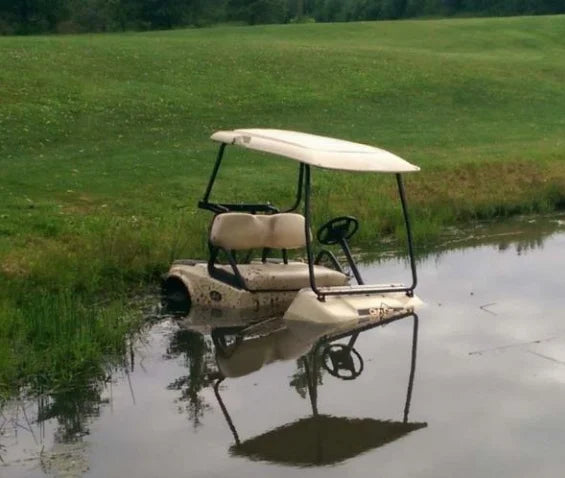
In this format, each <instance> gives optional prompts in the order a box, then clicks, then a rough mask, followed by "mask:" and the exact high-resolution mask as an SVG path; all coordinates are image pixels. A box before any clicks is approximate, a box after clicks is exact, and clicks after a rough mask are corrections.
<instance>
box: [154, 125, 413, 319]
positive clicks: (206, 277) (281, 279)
mask: <svg viewBox="0 0 565 478" xmlns="http://www.w3.org/2000/svg"><path fill="white" fill-rule="evenodd" d="M212 139H213V140H215V141H218V142H219V143H220V149H219V153H218V156H217V159H216V163H215V165H214V168H213V171H212V176H211V177H210V180H209V182H208V187H207V188H206V192H205V193H204V197H203V199H202V200H201V201H200V202H199V207H200V208H202V209H207V210H209V211H212V212H213V213H214V214H215V215H214V218H213V219H212V223H211V226H210V231H209V238H208V240H209V248H210V256H209V259H208V261H193V260H179V261H175V262H174V263H173V265H172V266H171V268H170V270H169V272H168V274H167V276H166V278H165V281H164V286H163V291H164V297H165V300H166V301H168V302H169V304H170V303H173V305H174V304H177V305H178V304H179V303H180V304H181V305H182V306H183V308H186V309H188V308H189V307H190V305H191V304H193V305H199V306H206V307H210V308H214V309H244V310H255V311H257V310H262V309H264V310H267V311H268V312H267V314H279V313H284V312H285V311H286V314H285V319H286V320H307V321H310V322H315V323H322V324H324V323H334V322H341V323H350V322H352V321H355V322H356V321H359V320H361V321H362V320H367V319H369V318H370V317H373V316H375V315H376V316H378V315H382V314H383V311H388V310H397V309H406V308H408V309H413V307H414V306H415V305H416V304H417V302H418V300H417V299H416V298H415V297H414V295H413V291H414V288H415V287H416V268H415V262H414V254H413V248H412V238H411V232H410V224H409V220H408V214H407V211H406V201H405V197H404V188H403V183H402V178H401V173H405V172H411V171H418V168H417V167H416V166H413V165H412V164H410V163H408V162H406V161H404V160H403V159H401V158H399V157H397V156H395V155H393V154H391V153H389V152H387V151H384V150H381V149H378V148H374V147H371V146H367V145H362V144H358V143H352V142H348V141H341V140H337V139H332V138H325V137H321V136H314V135H310V134H305V133H297V132H292V131H282V130H268V129H245V130H244V129H242V130H234V131H219V132H216V133H214V134H213V135H212ZM232 144H233V145H237V146H240V147H243V148H247V149H252V150H257V151H262V152H266V153H271V154H274V155H278V156H283V157H286V158H290V159H294V160H296V161H298V163H299V167H298V185H297V192H296V200H295V202H294V204H293V205H292V206H291V207H289V208H288V209H286V210H282V211H281V210H279V209H278V208H277V207H275V206H273V205H271V204H270V203H266V204H227V203H217V202H212V201H211V200H210V195H211V192H212V188H213V186H214V182H215V180H216V175H217V173H218V170H219V168H220V166H221V164H222V159H223V156H224V151H225V149H226V146H227V145H232ZM312 166H316V167H320V168H326V169H334V170H342V171H357V172H362V173H370V172H373V173H394V174H395V175H396V180H397V185H398V190H399V194H400V200H401V205H402V210H403V215H404V220H405V224H406V233H407V239H408V252H409V255H410V261H411V271H412V282H411V284H410V285H408V286H406V285H398V284H397V285H392V284H385V285H366V284H364V282H363V279H362V277H361V275H360V273H359V270H358V268H357V265H356V264H355V261H354V260H353V257H352V255H351V251H350V249H349V243H348V240H349V239H350V238H351V237H352V236H353V234H354V233H355V232H356V231H357V228H358V222H357V219H355V218H354V217H351V216H342V217H337V218H334V219H332V220H331V221H329V222H327V223H326V224H324V225H323V226H322V227H321V228H320V229H319V231H318V233H317V238H318V241H319V242H320V244H322V245H332V244H337V245H339V246H341V248H342V251H343V254H344V256H345V258H346V260H347V263H348V266H349V269H350V270H351V272H352V274H353V276H354V277H355V279H356V282H357V284H356V285H349V279H350V277H349V275H348V274H346V273H345V272H344V270H343V268H342V266H341V265H340V263H339V261H338V260H337V258H336V257H335V255H334V254H333V253H332V252H331V251H329V250H326V249H322V250H320V251H319V252H318V254H317V255H316V256H315V255H314V247H313V246H314V245H313V241H312V234H311V230H310V227H311V218H310V214H311V211H310V196H311V167H312ZM302 203H303V207H304V215H301V214H298V213H296V212H295V211H297V210H298V208H299V207H300V205H301V204H302ZM303 247H305V248H306V257H307V260H306V262H300V261H294V260H290V259H289V258H288V250H291V249H299V248H303ZM253 250H257V251H260V252H259V253H258V256H259V257H258V258H257V259H253V254H252V251H253ZM274 250H278V251H279V254H280V258H273V257H270V254H271V253H272V252H273V251H274ZM221 257H223V258H224V260H225V263H221V262H220V258H221ZM324 260H325V261H329V262H330V264H331V267H325V266H323V265H321V262H322V261H324ZM289 306H290V307H289Z"/></svg>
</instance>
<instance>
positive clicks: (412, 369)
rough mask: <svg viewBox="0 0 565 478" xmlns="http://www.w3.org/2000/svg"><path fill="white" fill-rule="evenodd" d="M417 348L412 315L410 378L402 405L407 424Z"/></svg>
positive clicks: (416, 325) (415, 319)
mask: <svg viewBox="0 0 565 478" xmlns="http://www.w3.org/2000/svg"><path fill="white" fill-rule="evenodd" d="M417 348H418V316H417V315H416V314H414V331H413V333H412V358H411V363H410V378H409V379H408V391H407V392H406V404H405V405H404V423H408V413H409V412H410V401H411V400H412V389H413V388H414V375H415V374H416V350H417Z"/></svg>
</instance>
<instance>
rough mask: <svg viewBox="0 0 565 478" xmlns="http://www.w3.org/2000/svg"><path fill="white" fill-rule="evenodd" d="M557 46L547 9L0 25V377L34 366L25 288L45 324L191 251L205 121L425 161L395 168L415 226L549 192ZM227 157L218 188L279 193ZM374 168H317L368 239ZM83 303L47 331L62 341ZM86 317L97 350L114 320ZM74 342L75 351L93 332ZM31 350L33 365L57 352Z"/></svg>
mask: <svg viewBox="0 0 565 478" xmlns="http://www.w3.org/2000/svg"><path fill="white" fill-rule="evenodd" d="M564 53H565V17H562V16H557V17H536V18H527V17H522V18H505V19H466V20H438V21H435V20H434V21H405V22H379V23H357V24H323V25H321V24H320V25H316V24H313V25H285V26H266V27H253V28H244V27H222V28H211V29H202V30H186V31H175V32H153V33H143V34H120V35H118V34H116V35H84V36H61V37H31V38H7V37H4V38H0V63H1V65H0V66H1V67H0V89H1V92H2V93H1V95H0V171H2V172H1V181H0V305H1V308H0V314H1V318H0V323H2V326H0V383H4V384H8V383H14V381H15V379H14V377H25V376H28V375H29V373H28V371H26V370H27V369H26V363H27V362H29V360H31V359H28V360H27V362H26V360H24V359H23V358H22V357H23V356H26V353H23V351H24V350H36V349H35V346H36V345H37V344H38V343H39V342H38V340H37V339H36V338H35V336H34V330H35V329H36V328H37V327H36V324H37V323H36V322H34V321H35V320H36V319H35V317H36V315H37V314H38V313H39V311H38V309H35V308H34V307H35V306H31V305H30V302H33V303H35V301H37V300H48V301H50V303H52V304H53V305H52V308H41V311H42V312H41V313H42V314H44V315H45V314H47V312H44V311H45V310H49V311H50V312H49V313H48V314H47V315H48V316H49V317H50V319H49V320H50V321H52V322H53V323H54V324H58V323H60V322H61V321H64V319H63V317H64V316H65V312H64V311H65V310H66V309H68V308H69V307H70V308H71V309H73V310H76V314H77V315H76V317H85V319H84V320H85V321H86V322H88V321H89V320H91V319H88V317H91V312H89V311H90V310H91V308H90V303H91V302H93V301H94V300H98V298H99V297H100V296H103V297H104V300H108V301H110V302H111V303H113V301H114V299H116V297H119V296H120V295H121V294H122V293H123V292H124V291H126V290H131V288H132V287H135V286H140V285H142V284H144V283H146V282H147V281H148V280H151V279H153V278H155V277H157V276H158V275H159V273H160V272H162V271H163V270H164V269H165V268H166V266H167V264H168V263H169V261H170V260H171V259H172V258H174V257H180V256H188V257H191V256H201V255H203V254H204V250H205V247H204V246H205V237H204V234H205V230H206V224H207V223H208V221H209V219H210V217H209V214H207V213H204V212H196V211H195V210H194V206H195V203H196V201H197V199H198V198H199V196H200V195H201V194H202V191H203V190H204V187H205V183H206V180H207V175H208V173H209V170H210V166H211V160H212V158H213V155H214V153H215V146H214V145H213V144H212V143H211V142H210V141H209V140H208V137H209V135H210V133H211V132H213V131H214V130H216V129H227V128H233V127H242V126H248V127H253V126H261V127H277V128H288V129H296V130H304V131H309V132H313V133H319V134H326V135H330V136H337V137H343V138H347V139H352V140H356V141H360V142H367V143H370V144H376V145H379V146H381V147H383V148H386V149H390V150H391V151H394V152H395V153H397V154H399V155H400V156H402V157H405V158H406V159H408V160H409V161H411V162H413V163H416V164H418V165H420V166H421V167H422V172H421V173H419V174H417V175H413V176H410V177H407V178H406V180H407V185H408V196H409V197H408V198H409V201H410V204H411V211H412V216H413V218H414V220H415V232H416V236H417V239H418V241H419V242H420V243H422V242H424V241H426V240H431V239H433V237H434V236H435V235H436V234H437V233H438V231H441V229H442V228H443V227H444V226H446V225H450V224H454V223H457V222H463V221H471V220H474V219H478V218H492V217H499V216H505V215H510V214H515V213H522V212H538V211H539V212H546V211H551V210H554V209H556V208H561V207H563V205H564V204H565V192H564V191H565V162H564V161H563V160H564V159H565V148H564V146H565V145H564V139H563V138H564V132H565V118H564V116H563V111H565V90H564V89H563V78H565V54H564ZM229 158H230V159H233V160H234V161H231V162H229V165H228V167H227V168H226V169H225V170H223V171H222V174H223V177H224V179H225V178H227V179H228V180H227V181H224V182H222V181H220V182H219V183H218V190H217V191H216V192H217V193H218V196H219V197H220V198H222V197H223V198H224V199H227V198H229V199H230V200H233V199H236V200H243V199H246V198H248V199H253V200H261V199H272V200H276V199H277V198H279V197H280V198H281V199H282V200H287V201H290V198H291V196H292V194H293V192H292V189H293V186H294V174H295V165H294V164H291V162H289V161H285V160H279V161H274V162H273V161H271V160H265V159H264V158H262V157H261V156H257V155H247V154H243V153H241V152H239V153H235V152H234V153H231V152H230V154H229ZM237 159H241V161H237ZM230 168H231V169H230ZM236 175H237V176H236ZM236 177H237V180H235V179H234V178H236ZM220 179H222V178H220ZM385 179H390V178H384V179H381V178H377V179H376V180H375V178H373V177H365V176H360V175H353V174H345V175H339V174H335V173H321V174H316V175H315V176H314V194H315V198H314V201H315V203H316V205H317V213H318V217H319V218H320V220H323V219H326V218H328V217H329V215H334V214H335V215H337V214H341V213H347V214H354V215H356V216H358V217H359V218H360V219H361V222H362V230H361V232H360V236H359V243H358V244H364V245H365V246H368V247H374V246H375V245H376V244H377V243H378V241H379V239H380V238H381V237H382V236H383V235H390V234H393V233H394V232H395V230H396V229H397V228H398V225H399V219H400V218H399V217H398V216H397V215H396V210H394V209H393V208H392V206H391V205H390V203H389V201H388V198H389V197H390V196H391V195H393V192H394V189H393V183H392V181H386V180H385ZM283 202H284V201H283ZM62 295H63V296H64V297H67V298H68V299H66V300H67V302H66V303H67V304H68V301H70V302H71V303H72V305H64V303H65V301H62V302H61V301H60V300H59V298H60V297H61V296H62ZM45 297H47V299H45ZM42 298H43V299H42ZM93 298H96V299H93ZM50 307H51V306H50ZM105 307H106V306H103V307H102V308H101V309H100V308H99V309H98V311H99V312H100V313H101V314H102V315H104V313H105V312H104V311H105V310H106V308H105ZM59 308H61V309H59ZM112 310H113V312H111V313H110V315H111V316H112V317H113V318H114V319H116V318H118V317H121V316H122V314H121V313H117V312H116V309H115V308H114V309H112ZM95 315H96V314H95ZM82 321H83V320H82V319H77V320H75V322H74V326H73V327H74V328H72V331H73V332H72V333H66V335H65V334H62V333H60V332H54V333H53V334H51V335H49V340H47V342H45V343H46V344H47V346H49V347H51V348H53V349H56V348H63V349H64V348H65V347H67V345H68V346H69V347H70V346H71V345H72V346H73V347H74V346H75V345H74V343H75V342H76V340H75V336H81V334H82V332H81V327H82ZM92 321H93V322H92V323H94V324H99V325H95V327H101V328H100V330H99V332H100V334H102V333H103V329H104V328H105V327H106V326H105V325H104V327H102V322H100V323H99V322H97V321H96V320H95V318H93V319H92ZM126 322H127V321H126ZM50 326H51V325H50ZM38 327H39V326H38ZM41 327H43V326H41ZM53 327H55V328H56V330H59V329H57V326H56V325H53ZM127 327H128V326H126V327H125V328H124V329H123V330H122V329H121V328H120V327H115V328H113V329H112V330H113V332H115V336H116V337H120V336H121V335H123V333H124V330H125V329H127ZM106 328H107V327H106ZM69 330H70V329H69ZM97 333H98V332H88V333H87V334H85V337H93V339H92V341H91V343H90V345H92V344H94V345H92V347H93V352H92V357H93V363H94V362H95V360H94V357H95V356H97V354H99V355H102V354H103V353H105V349H104V347H105V344H106V343H107V342H108V340H109V338H108V337H102V335H96V334H97ZM77 334H78V335H77ZM112 340H113V339H112ZM87 342H88V341H87ZM41 343H42V344H43V345H44V343H43V342H41ZM77 343H78V344H79V345H76V347H78V348H77V349H76V352H72V353H70V352H69V354H70V356H71V357H80V355H81V352H80V351H81V350H83V349H84V350H88V346H89V344H88V343H86V342H85V343H82V342H80V341H78V342H77ZM61 344H62V345H61ZM65 344H66V345H65ZM80 344H82V345H80ZM43 345H42V347H41V349H43V348H44V347H43ZM37 350H39V348H38V349H37ZM36 353H37V354H39V355H37V356H36ZM31 355H33V357H32V358H33V361H34V362H35V363H36V364H37V366H36V368H35V369H34V370H35V372H34V373H37V374H40V373H43V372H42V370H43V369H42V366H45V368H46V370H47V369H48V370H53V369H54V367H55V366H54V365H52V364H50V363H49V362H48V361H46V360H44V359H43V356H42V355H41V352H39V351H37V352H36V351H34V352H33V353H31ZM73 360H74V361H71V360H69V361H68V363H69V364H70V363H75V362H76V360H78V358H77V359H76V360H75V359H73ZM77 366H80V363H79V365H77ZM57 367H59V365H57ZM8 370H9V371H10V372H6V371H8Z"/></svg>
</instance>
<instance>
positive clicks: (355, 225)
mask: <svg viewBox="0 0 565 478" xmlns="http://www.w3.org/2000/svg"><path fill="white" fill-rule="evenodd" d="M357 229H359V221H358V220H357V219H356V218H354V217H353V216H340V217H336V218H334V219H331V220H330V221H328V222H326V223H325V224H324V225H323V226H322V227H320V229H318V234H317V235H316V236H317V237H318V241H319V242H320V244H324V245H326V246H330V245H332V244H339V243H340V242H341V241H342V240H343V239H349V238H350V237H351V236H353V234H355V233H356V232H357Z"/></svg>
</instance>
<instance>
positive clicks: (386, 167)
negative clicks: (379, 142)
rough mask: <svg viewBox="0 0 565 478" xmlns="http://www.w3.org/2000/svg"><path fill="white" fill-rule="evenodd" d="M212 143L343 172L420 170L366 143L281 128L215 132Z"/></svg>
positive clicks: (403, 171)
mask: <svg viewBox="0 0 565 478" xmlns="http://www.w3.org/2000/svg"><path fill="white" fill-rule="evenodd" d="M212 139H213V140H214V141H218V142H220V143H227V144H236V145H238V146H242V147H244V148H248V149H254V150H257V151H263V152H266V153H271V154H277V155H279V156H284V157H287V158H291V159H296V160H297V161H300V162H302V163H306V164H310V165H312V166H318V167H320V168H328V169H340V170H344V171H365V172H381V173H407V172H411V171H419V170H420V168H418V167H417V166H414V165H413V164H410V163H409V162H407V161H405V160H404V159H402V158H399V157H398V156H396V155H394V154H392V153H389V152H388V151H385V150H384V149H379V148H375V147H373V146H368V145H366V144H360V143H352V142H350V141H344V140H340V139H335V138H327V137H324V136H316V135H313V134H307V133H299V132H296V131H285V130H280V129H236V130H233V131H217V132H216V133H214V134H213V135H212Z"/></svg>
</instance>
